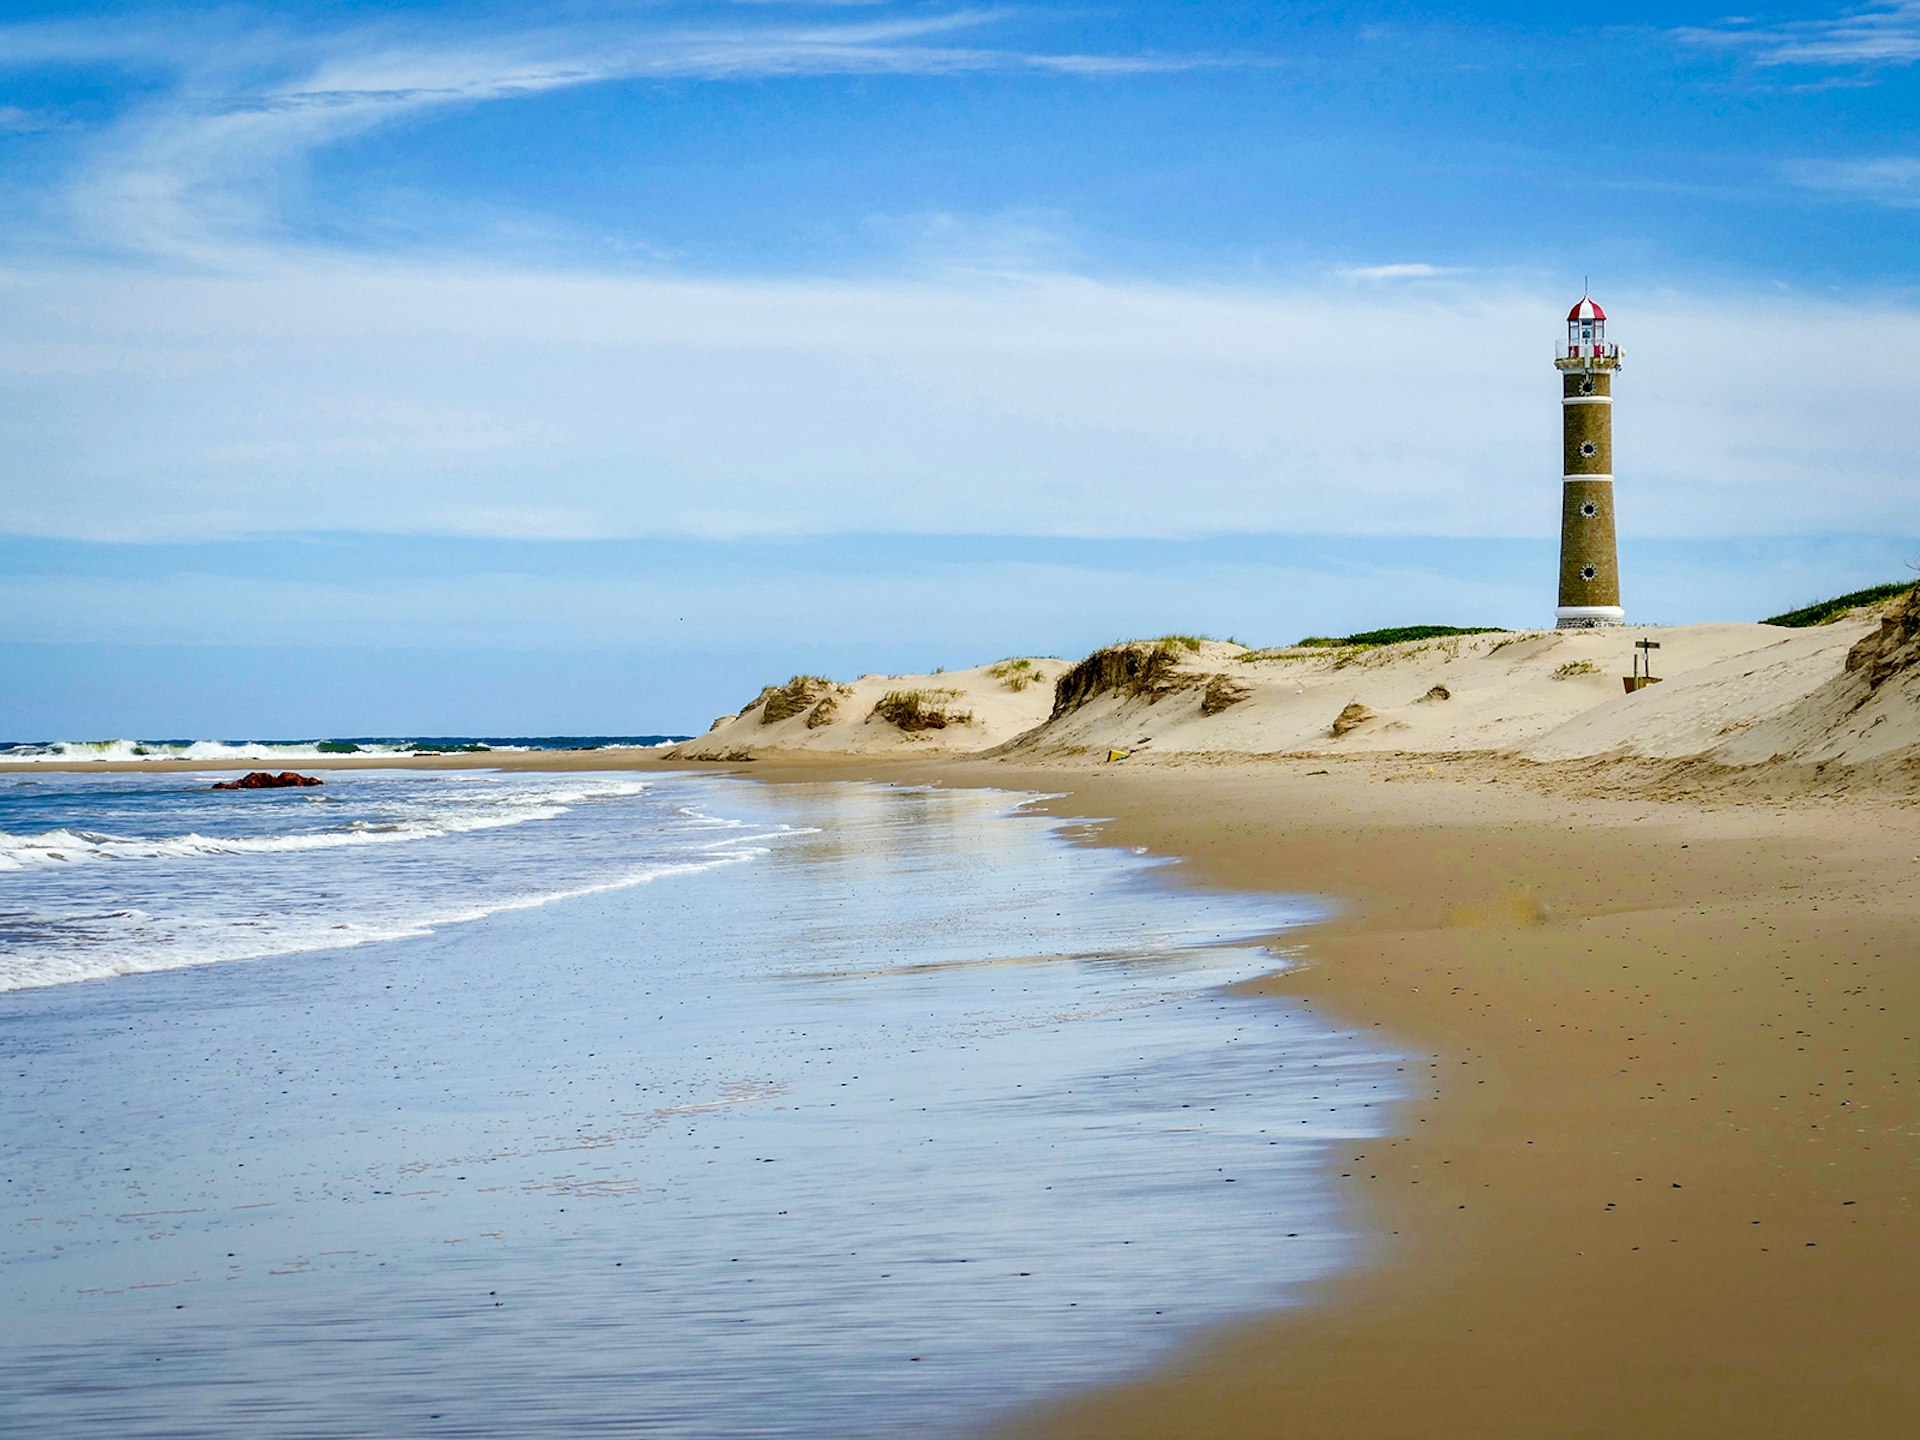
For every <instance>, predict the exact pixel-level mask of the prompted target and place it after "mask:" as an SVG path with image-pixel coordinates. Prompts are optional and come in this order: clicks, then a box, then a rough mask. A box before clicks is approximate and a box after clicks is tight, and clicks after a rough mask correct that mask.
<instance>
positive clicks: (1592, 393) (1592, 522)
mask: <svg viewBox="0 0 1920 1440" xmlns="http://www.w3.org/2000/svg"><path fill="white" fill-rule="evenodd" d="M1553 364H1554V368H1555V369H1556V370H1558V371H1559V372H1560V448H1561V466H1560V607H1559V609H1558V610H1556V611H1555V612H1554V618H1555V622H1556V624H1557V626H1558V628H1560V629H1562V630H1584V629H1590V628H1591V627H1593V626H1596V625H1618V624H1620V623H1621V621H1622V620H1624V619H1625V618H1626V612H1625V611H1624V610H1622V609H1621V608H1620V559H1619V549H1618V546H1617V544H1616V542H1615V539H1614V531H1613V377H1614V375H1615V374H1616V373H1617V372H1618V371H1619V369H1620V347H1619V346H1618V345H1615V344H1613V343H1612V342H1611V341H1609V340H1608V339H1607V312H1606V311H1604V310H1602V309H1601V308H1600V306H1599V304H1598V303H1597V302H1596V301H1595V300H1594V299H1593V297H1592V296H1591V295H1582V296H1581V297H1580V302H1579V304H1577V305H1575V306H1574V307H1573V309H1571V310H1569V311H1568V312H1567V339H1566V343H1565V344H1564V345H1563V346H1561V347H1560V349H1559V352H1558V354H1557V355H1556V356H1555V357H1554V362H1553Z"/></svg>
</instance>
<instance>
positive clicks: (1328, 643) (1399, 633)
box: [1294, 625, 1504, 650]
mask: <svg viewBox="0 0 1920 1440" xmlns="http://www.w3.org/2000/svg"><path fill="white" fill-rule="evenodd" d="M1503 633H1504V631H1503V630H1502V628H1501V627H1500V626H1498V625H1394V626H1390V627H1388V628H1387V629H1385V630H1361V631H1359V632H1357V633H1356V634H1352V635H1348V636H1346V637H1345V638H1335V637H1331V636H1326V635H1309V636H1307V637H1306V638H1305V639H1304V640H1298V641H1295V642H1294V643H1295V644H1296V645H1297V646H1300V647H1303V648H1306V649H1310V650H1332V649H1335V648H1337V647H1339V646H1343V645H1398V644H1399V643H1400V642H1401V641H1403V640H1439V639H1444V638H1445V637H1446V636H1449V635H1498V634H1503Z"/></svg>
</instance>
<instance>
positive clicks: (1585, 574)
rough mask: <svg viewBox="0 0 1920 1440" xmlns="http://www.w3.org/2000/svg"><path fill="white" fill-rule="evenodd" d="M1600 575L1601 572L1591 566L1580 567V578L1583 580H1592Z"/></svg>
mask: <svg viewBox="0 0 1920 1440" xmlns="http://www.w3.org/2000/svg"><path fill="white" fill-rule="evenodd" d="M1599 573H1600V572H1599V571H1598V570H1596V569H1594V568H1593V567H1592V566H1591V565H1582V566H1581V567H1580V578H1581V579H1582V580H1591V579H1593V577H1594V576H1596V575H1598V574H1599Z"/></svg>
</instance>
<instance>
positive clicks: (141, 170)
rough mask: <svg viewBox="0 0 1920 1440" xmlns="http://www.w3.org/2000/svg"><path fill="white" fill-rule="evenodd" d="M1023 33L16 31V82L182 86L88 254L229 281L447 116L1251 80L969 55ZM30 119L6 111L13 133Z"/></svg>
mask: <svg viewBox="0 0 1920 1440" xmlns="http://www.w3.org/2000/svg"><path fill="white" fill-rule="evenodd" d="M1006 18H1007V15H1006V12H1002V11H995V10H955V11H950V12H948V13H945V14H932V15H928V14H923V15H918V16H910V17H890V16H889V17H881V16H874V17H869V18H862V19H860V20H852V19H845V20H832V21H809V22H805V23H801V22H788V23H780V24H763V23H745V22H742V23H737V24H733V25H715V24H712V23H705V24H675V23H671V22H670V21H668V20H666V19H664V18H656V19H655V20H654V21H653V22H652V23H650V24H627V25H624V26H612V25H608V24H605V23H602V24H597V25H585V26H572V27H569V28H566V29H563V30H562V29H542V28H537V27H525V28H521V29H518V30H504V31H493V32H486V33H480V32H475V31H469V32H465V33H463V32H459V31H448V30H445V29H442V30H439V31H435V32H432V33H425V34H413V33H409V32H408V31H406V30H404V29H402V28H400V26H399V24H398V22H391V21H390V22H387V23H385V24H382V25H377V26H371V27H367V28H364V29H359V30H352V31H346V32H341V33H338V34H331V35H317V36H291V35H283V34H279V33H276V32H272V31H269V30H264V29H256V30H250V31H233V32H231V33H224V34H222V35H221V36H220V37H219V41H218V43H214V44H209V43H206V42H205V41H204V40H201V41H198V42H196V41H195V40H194V39H193V37H192V36H190V35H185V34H180V33H168V32H166V31H164V30H146V31H140V32H137V33H136V32H126V31H119V30H109V29H106V28H105V27H103V26H101V25H96V24H88V23H80V22H74V23H68V24H48V25H29V26H16V27H11V28H4V29H0V66H13V67H30V66H34V65H45V64H50V63H82V64H84V63H91V64H114V65H122V66H130V67H142V68H145V69H148V70H153V71H160V72H164V73H166V74H168V75H170V76H171V79H172V82H173V83H172V85H171V88H167V89H164V90H163V91H162V93H160V94H159V96H158V97H157V98H155V99H153V100H151V101H149V102H147V103H145V104H143V105H141V106H139V107H138V108H136V109H134V110H133V111H131V112H130V113H129V114H127V115H126V116H124V117H123V118H122V119H121V120H120V121H119V122H118V123H116V124H114V125H112V126H110V127H109V128H108V129H107V130H106V131H105V132H104V133H102V134H101V135H100V136H99V137H98V138H97V139H96V141H95V143H94V144H93V145H92V146H91V147H90V148H89V149H88V150H87V152H86V153H85V154H84V156H83V158H82V161H81V163H80V167H79V169H78V170H77V172H76V173H75V175H74V177H73V179H72V181H71V183H70V185H69V187H68V193H67V196H66V202H67V211H68V213H69V215H70V217H71V220H72V224H73V229H74V238H76V239H78V240H80V241H81V242H83V243H86V244H88V245H96V246H97V245H102V244H105V245H109V246H114V247H119V248H122V249H126V250H131V251H135V252H139V253H143V254H149V255H156V256H164V257H167V258H169V259H173V260H185V261H190V262H194V263H201V264H208V265H216V266H217V265H219V264H222V263H225V262H228V261H230V260H232V259H233V258H235V255H236V252H240V251H244V250H245V249H246V247H248V246H250V245H254V244H258V243H262V242H272V241H273V240H274V239H276V238H277V237H276V235H275V227H276V223H277V216H278V215H279V213H280V211H281V209H282V207H283V204H284V201H285V199H286V196H287V192H288V191H289V190H290V189H291V188H292V187H295V186H297V185H298V183H299V181H300V179H301V177H302V175H303V173H304V169H305V165H306V162H307V159H308V157H310V156H311V155H313V154H314V153H315V152H317V151H319V150H321V149H323V148H325V147H326V146H329V145H332V144H335V143H338V142H339V141H341V140H344V139H347V138H349V137H352V136H355V135H358V134H362V133H364V132H366V131H369V130H372V129H375V128H378V127H380V126H382V125H387V124H391V123H393V122H395V121H397V120H400V119H402V118H404V117H406V116H409V115H413V114H417V113H419V112H422V111H426V110H430V109H433V108H440V107H449V106H457V105H472V104H478V103H482V102H486V101H497V100H510V99H514V98H519V97H525V96H533V95H539V94H543V93H547V92H550V91H554V90H560V89H567V88H572V87H577V86H583V85H594V84H604V83H608V82H613V81H633V80H649V79H652V80H667V79H696V80H708V81H732V80H746V79H765V78H775V77H787V76H802V75H879V74H896V75H930V76H938V75H952V74H961V73H965V72H968V71H977V70H987V69H1040V70H1049V71H1054V72H1057V73H1066V74H1078V75H1084V76H1089V77H1098V76H1111V77H1122V76H1127V75H1136V74H1145V73H1152V72H1160V71H1170V70H1184V69H1192V68H1195V67H1198V66H1203V65H1220V64H1230V63H1240V62H1235V61H1232V60H1229V59H1224V58H1220V57H1211V56H1177V55H1089V54H1049V53H1044V52H1036V51H1031V50H1022V49H1018V48H1010V47H994V46H991V45H982V44H973V43H962V37H967V38H971V39H978V38H979V37H980V36H981V35H982V34H983V32H986V31H988V30H990V28H991V27H992V26H993V25H994V24H996V23H997V22H1001V21H1003V20H1005V19H1006ZM14 113H15V112H12V111H0V129H4V128H6V127H7V121H8V118H9V117H10V116H11V115H13V114H14ZM17 113H18V114H19V115H24V114H25V112H17Z"/></svg>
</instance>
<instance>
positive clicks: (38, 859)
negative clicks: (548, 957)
mask: <svg viewBox="0 0 1920 1440" xmlns="http://www.w3.org/2000/svg"><path fill="white" fill-rule="evenodd" d="M646 789H647V785H646V782H644V781H638V780H636V781H607V782H603V783H601V784H598V785H594V786H592V787H591V788H584V787H580V786H573V787H560V788H552V789H537V790H525V789H517V790H513V791H509V792H505V793H503V794H502V795H500V796H499V797H497V798H496V797H494V796H491V795H488V794H486V793H485V792H481V791H475V790H463V791H461V792H458V793H457V795H456V796H455V797H453V802H452V803H448V804H446V805H444V807H441V808H437V809H436V810H435V811H434V812H433V813H429V814H426V815H422V816H419V817H417V818H415V817H408V818H401V819H389V820H377V821H370V820H350V821H348V822H347V823H346V824H344V825H340V826H335V827H332V828H329V829H325V830H315V831H308V832H306V833H304V834H292V835H202V834H199V833H197V832H191V831H190V832H188V833H186V834H184V835H169V836H162V837H151V838H141V837H133V836H124V835H108V834H102V833H99V832H96V831H90V830H64V829H63V830H48V831H45V832H43V833H41V834H38V835H16V834H9V833H7V832H6V831H0V872H4V871H9V870H26V869H30V868H33V867H37V866H42V865H71V864H81V863H85V862H87V861H94V860H178V859H186V858H190V857H193V856H200V855H263V854H274V853H278V852H294V851H301V850H335V849H339V848H341V847H343V846H349V845H393V844H404V843H406V842H408V841H412V840H430V839H437V838H439V837H441V836H445V835H458V834H463V833H466V832H469V831H474V830H497V829H502V828H505V827H507V826H512V825H524V824H527V823H528V822H529V821H534V820H551V819H554V818H555V817H557V816H560V815H564V814H565V813H566V812H567V811H568V810H570V809H572V808H573V807H574V806H576V805H583V804H590V803H592V802H595V801H604V800H615V799H621V798H624V797H626V796H632V795H639V794H642V793H643V792H644V791H645V790H646ZM302 798H303V799H312V800H325V799H326V798H327V797H325V796H323V795H317V796H303V797H302ZM243 803H244V802H243Z"/></svg>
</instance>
